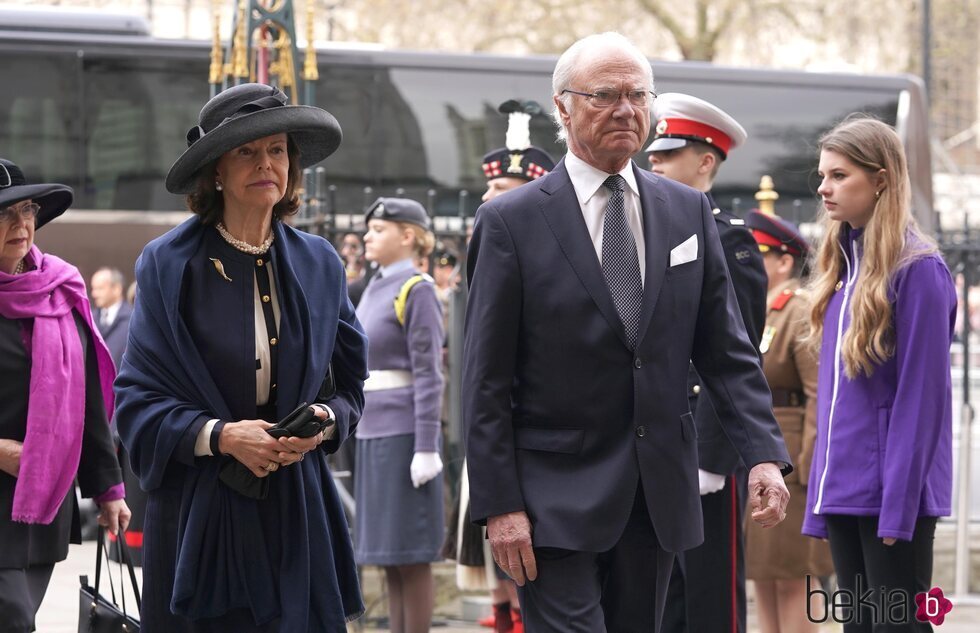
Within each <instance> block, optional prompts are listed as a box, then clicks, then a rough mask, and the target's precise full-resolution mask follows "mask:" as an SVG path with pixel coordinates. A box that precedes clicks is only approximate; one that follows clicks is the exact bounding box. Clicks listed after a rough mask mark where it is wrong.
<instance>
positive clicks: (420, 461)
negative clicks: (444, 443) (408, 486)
mask: <svg viewBox="0 0 980 633" xmlns="http://www.w3.org/2000/svg"><path fill="white" fill-rule="evenodd" d="M409 470H410V471H411V473H412V485H413V486H415V487H416V488H418V487H419V486H424V485H425V484H426V483H428V482H430V481H432V479H433V478H435V476H436V475H438V474H439V473H441V472H442V458H441V457H439V453H434V452H427V451H426V452H418V453H415V456H414V457H412V465H411V466H410V467H409Z"/></svg>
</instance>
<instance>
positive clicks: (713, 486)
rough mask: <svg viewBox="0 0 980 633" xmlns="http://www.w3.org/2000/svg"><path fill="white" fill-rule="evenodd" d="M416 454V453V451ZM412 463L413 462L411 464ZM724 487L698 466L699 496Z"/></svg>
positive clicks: (718, 478)
mask: <svg viewBox="0 0 980 633" xmlns="http://www.w3.org/2000/svg"><path fill="white" fill-rule="evenodd" d="M416 455H418V453H416ZM413 465H414V464H413ZM724 487H725V476H724V475H717V474H715V473H709V472H708V471H706V470H701V469H700V468H698V488H700V489H701V496H702V497H703V496H704V495H710V494H711V493H712V492H718V491H719V490H721V489H723V488H724Z"/></svg>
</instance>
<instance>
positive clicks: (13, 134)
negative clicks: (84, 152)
mask: <svg viewBox="0 0 980 633" xmlns="http://www.w3.org/2000/svg"><path fill="white" fill-rule="evenodd" d="M0 83H2V84H3V85H4V86H6V89H5V90H4V97H3V99H0V156H3V157H4V158H7V159H9V160H12V161H14V162H15V163H17V164H18V165H19V166H20V167H21V169H23V170H24V173H25V175H26V177H27V178H28V180H29V181H32V182H60V183H63V184H66V185H68V186H71V187H77V186H78V177H77V171H76V163H77V154H78V148H80V147H81V142H80V139H79V138H78V116H79V109H78V104H77V100H75V99H72V98H70V95H73V94H77V93H78V86H79V81H78V72H77V63H76V61H75V59H74V57H73V56H70V55H58V54H39V53H30V54H22V53H18V52H5V53H4V62H3V64H0Z"/></svg>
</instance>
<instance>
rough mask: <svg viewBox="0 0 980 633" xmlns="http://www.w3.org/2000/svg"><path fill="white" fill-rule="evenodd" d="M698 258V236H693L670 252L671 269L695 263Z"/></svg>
mask: <svg viewBox="0 0 980 633" xmlns="http://www.w3.org/2000/svg"><path fill="white" fill-rule="evenodd" d="M697 258H698V236H697V235H692V236H691V237H689V238H687V239H686V240H684V241H683V242H681V243H680V244H678V245H677V246H675V247H674V248H673V249H671V251H670V267H671V268H673V267H674V266H680V265H681V264H686V263H687V262H693V261H694V260H695V259H697Z"/></svg>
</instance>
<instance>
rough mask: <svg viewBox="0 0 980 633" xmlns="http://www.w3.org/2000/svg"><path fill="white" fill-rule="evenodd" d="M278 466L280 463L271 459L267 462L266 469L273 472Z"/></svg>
mask: <svg viewBox="0 0 980 633" xmlns="http://www.w3.org/2000/svg"><path fill="white" fill-rule="evenodd" d="M278 467H279V464H277V463H276V462H274V461H270V462H269V463H268V464H266V466H265V469H266V470H267V471H269V472H270V473H271V472H273V471H274V470H275V469H276V468H278Z"/></svg>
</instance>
